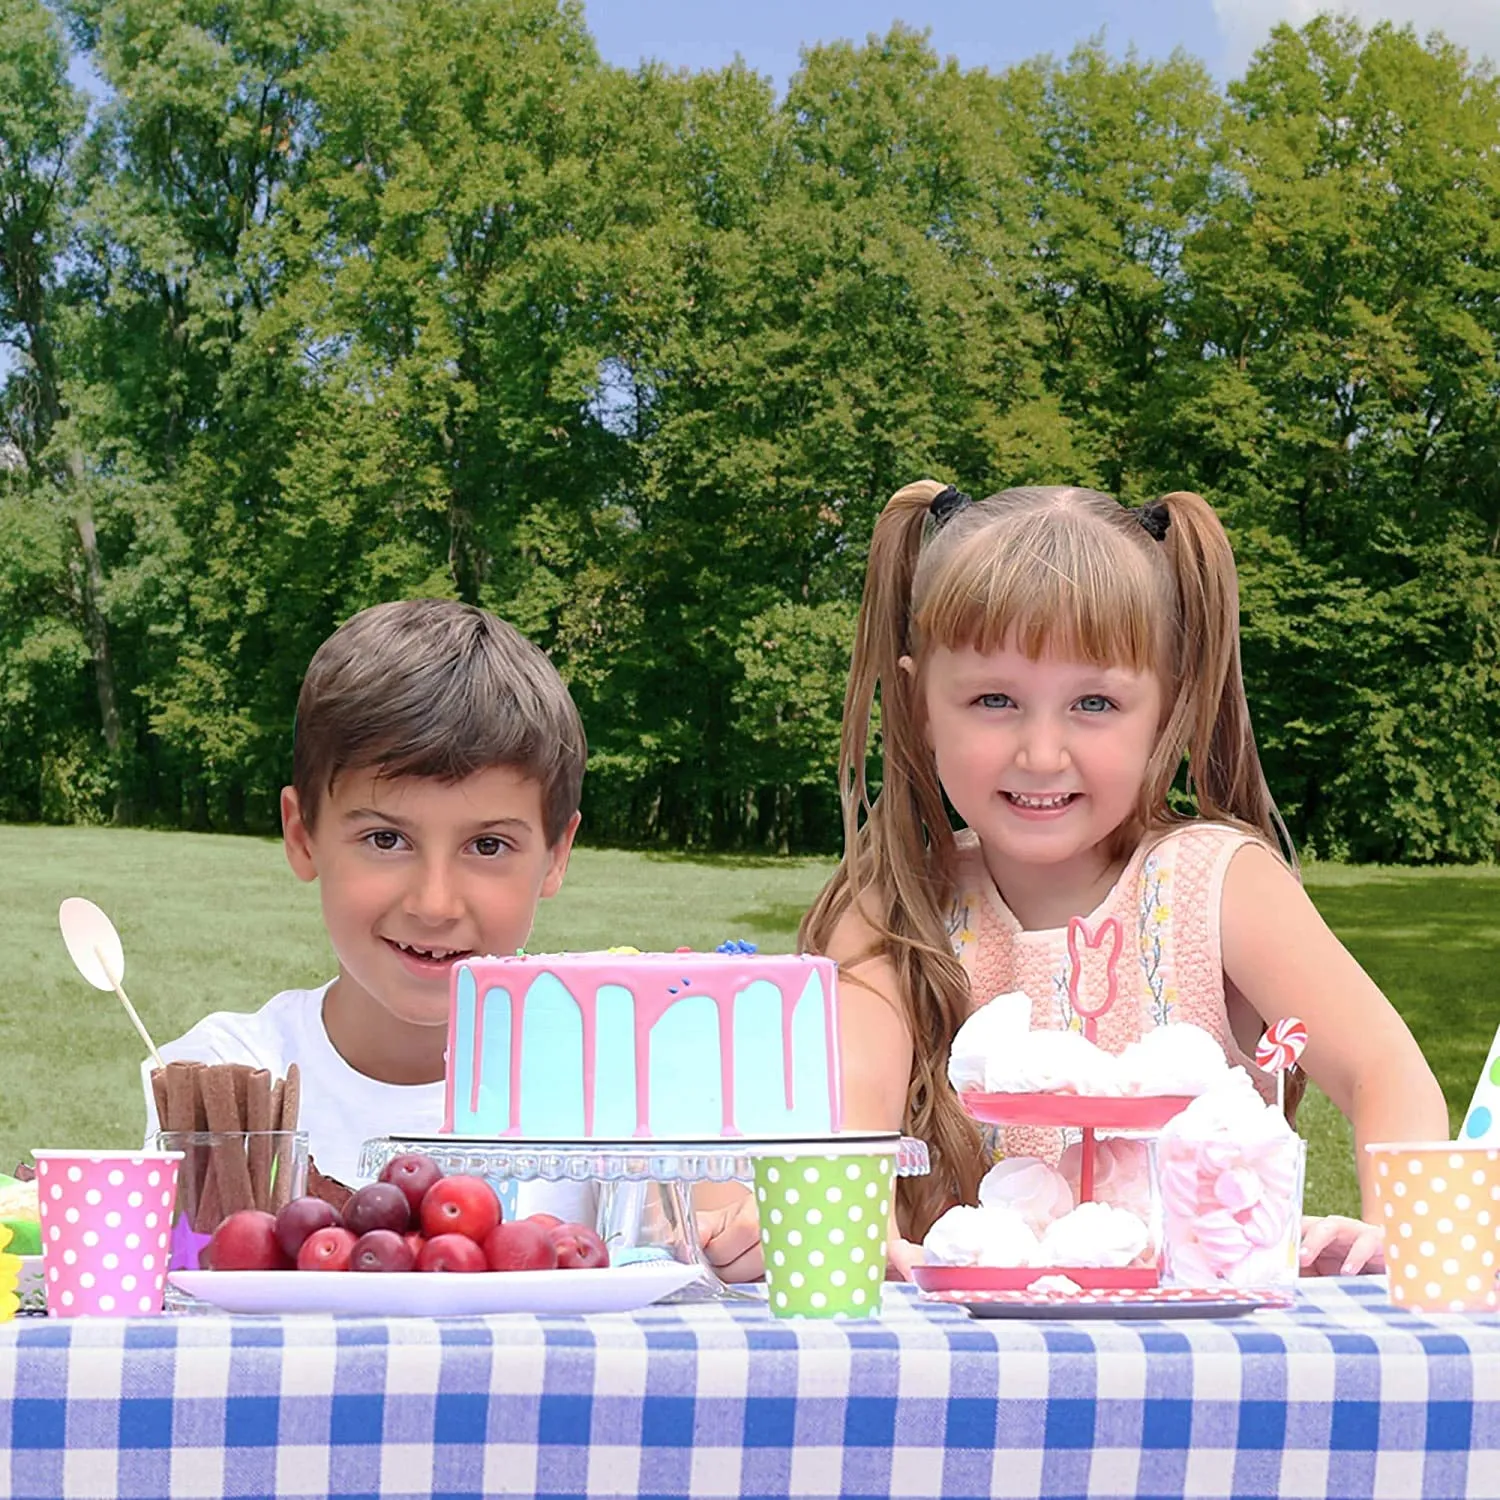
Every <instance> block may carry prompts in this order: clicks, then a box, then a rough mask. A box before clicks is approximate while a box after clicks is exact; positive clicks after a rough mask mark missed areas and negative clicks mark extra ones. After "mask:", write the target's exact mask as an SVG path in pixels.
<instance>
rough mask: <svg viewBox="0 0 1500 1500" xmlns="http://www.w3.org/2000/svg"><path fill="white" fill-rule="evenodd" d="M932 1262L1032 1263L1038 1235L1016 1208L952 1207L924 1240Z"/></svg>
mask: <svg viewBox="0 0 1500 1500" xmlns="http://www.w3.org/2000/svg"><path fill="white" fill-rule="evenodd" d="M922 1248H923V1250H925V1251H926V1252H927V1259H928V1261H929V1262H931V1263H933V1264H936V1265H944V1266H1029V1265H1031V1264H1032V1263H1033V1261H1034V1259H1035V1256H1036V1253H1037V1238H1036V1236H1035V1235H1034V1234H1033V1233H1032V1232H1031V1229H1030V1227H1029V1226H1028V1225H1027V1223H1026V1221H1025V1219H1023V1218H1022V1217H1021V1215H1020V1214H1018V1213H1017V1212H1016V1211H1015V1209H1013V1208H968V1207H964V1206H960V1207H958V1208H950V1209H949V1210H948V1212H947V1213H945V1214H944V1215H943V1216H942V1217H941V1218H940V1219H939V1220H938V1221H937V1223H935V1224H934V1225H933V1226H932V1228H931V1229H929V1230H928V1231H927V1238H926V1239H925V1240H923V1241H922Z"/></svg>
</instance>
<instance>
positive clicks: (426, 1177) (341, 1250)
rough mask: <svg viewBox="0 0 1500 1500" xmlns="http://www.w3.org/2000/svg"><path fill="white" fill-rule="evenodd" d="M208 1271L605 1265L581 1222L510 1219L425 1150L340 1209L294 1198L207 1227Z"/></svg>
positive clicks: (483, 1185)
mask: <svg viewBox="0 0 1500 1500" xmlns="http://www.w3.org/2000/svg"><path fill="white" fill-rule="evenodd" d="M204 1261H205V1263H206V1264H207V1265H208V1266H209V1267H211V1268H212V1269H213V1270H215V1271H290V1270H293V1269H295V1270H298V1271H557V1270H569V1271H570V1270H581V1269H585V1268H592V1267H598V1266H607V1265H608V1264H609V1251H608V1250H606V1249H605V1247H604V1241H603V1240H601V1239H600V1238H599V1236H598V1235H597V1234H596V1233H595V1232H594V1231H593V1230H592V1229H590V1228H589V1227H588V1226H587V1225H585V1224H567V1223H564V1222H562V1221H561V1220H559V1219H557V1218H555V1217H554V1216H553V1215H551V1214H532V1215H531V1216H530V1217H529V1218H526V1219H512V1220H510V1221H509V1222H507V1221H506V1220H505V1219H504V1217H503V1216H502V1214H501V1210H500V1200H499V1199H498V1198H497V1197H496V1196H495V1190H494V1189H493V1188H492V1187H491V1186H490V1185H489V1183H487V1182H486V1181H485V1180H484V1178H482V1177H469V1176H461V1175H457V1174H455V1175H454V1176H452V1177H445V1176H444V1175H443V1171H442V1168H441V1167H439V1166H438V1165H437V1163H436V1162H434V1161H433V1160H432V1158H431V1157H430V1156H418V1155H415V1154H411V1155H405V1156H396V1157H392V1158H391V1160H390V1161H389V1162H388V1163H387V1164H386V1168H385V1171H383V1172H382V1173H381V1174H380V1180H379V1181H378V1182H372V1183H370V1184H369V1186H368V1187H362V1188H360V1189H359V1191H358V1192H357V1193H355V1194H354V1195H353V1197H351V1198H350V1199H349V1201H348V1202H347V1203H346V1204H345V1205H344V1208H343V1212H342V1213H340V1211H339V1210H338V1209H336V1208H335V1207H334V1206H333V1205H332V1204H331V1203H325V1202H324V1201H323V1199H321V1198H294V1199H292V1201H291V1202H290V1203H288V1204H287V1205H286V1207H285V1208H283V1209H282V1210H281V1212H280V1213H278V1214H268V1213H262V1212H261V1211H260V1210H258V1209H245V1210H243V1211H242V1212H240V1213H237V1214H231V1215H230V1216H229V1217H228V1218H227V1219H225V1220H224V1222H223V1223H222V1224H220V1225H219V1227H218V1229H216V1230H215V1231H214V1236H213V1239H212V1240H211V1241H210V1243H209V1247H208V1253H207V1254H206V1256H205V1257H204Z"/></svg>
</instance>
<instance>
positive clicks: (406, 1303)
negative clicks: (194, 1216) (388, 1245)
mask: <svg viewBox="0 0 1500 1500" xmlns="http://www.w3.org/2000/svg"><path fill="white" fill-rule="evenodd" d="M701 1274H702V1271H701V1269H700V1268H699V1267H698V1266H686V1265H683V1264H681V1263H680V1262H679V1261H675V1260H659V1261H643V1262H640V1263H638V1264H636V1265H628V1266H605V1267H601V1268H599V1269H597V1270H582V1271H474V1272H455V1271H393V1272H379V1271H173V1272H171V1273H170V1275H169V1276H168V1278H167V1279H168V1280H169V1281H170V1282H171V1283H172V1285H173V1286H175V1287H176V1288H177V1289H178V1290H179V1291H183V1292H186V1293H187V1294H188V1295H189V1296H191V1297H196V1298H197V1299H198V1300H199V1301H200V1302H206V1303H208V1304H209V1305H210V1306H212V1307H217V1308H220V1309H221V1310H222V1311H224V1312H231V1313H352V1314H356V1315H360V1316H364V1317H372V1318H452V1317H473V1316H477V1315H479V1314H483V1313H508V1312H520V1313H602V1312H632V1311H634V1310H635V1309H636V1308H639V1307H647V1306H649V1305H650V1304H651V1303H653V1302H658V1301H660V1300H661V1299H662V1298H663V1297H668V1296H670V1295H671V1294H672V1293H673V1292H679V1291H681V1290H682V1288H683V1287H685V1286H687V1285H689V1284H690V1283H691V1282H694V1281H696V1280H697V1279H698V1277H699V1276H700V1275H701Z"/></svg>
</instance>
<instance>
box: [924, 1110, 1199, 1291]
mask: <svg viewBox="0 0 1500 1500" xmlns="http://www.w3.org/2000/svg"><path fill="white" fill-rule="evenodd" d="M958 1098H959V1102H960V1103H961V1104H962V1105H963V1107H964V1109H965V1110H966V1111H967V1112H968V1113H969V1114H970V1115H971V1116H972V1117H973V1118H974V1119H976V1120H982V1121H984V1123H985V1124H986V1125H1047V1126H1075V1127H1077V1128H1078V1129H1080V1130H1081V1131H1082V1133H1083V1140H1082V1143H1081V1145H1080V1146H1079V1152H1078V1158H1079V1159H1078V1201H1079V1202H1080V1203H1092V1202H1093V1200H1094V1152H1095V1150H1096V1148H1097V1146H1098V1141H1097V1138H1096V1137H1097V1132H1098V1131H1100V1130H1108V1131H1130V1132H1152V1131H1157V1130H1160V1129H1161V1128H1162V1126H1163V1125H1165V1124H1166V1123H1167V1121H1168V1120H1170V1119H1172V1118H1173V1117H1174V1116H1175V1115H1179V1114H1181V1113H1182V1111H1183V1110H1184V1109H1186V1108H1187V1107H1188V1105H1189V1104H1191V1103H1192V1102H1193V1101H1192V1098H1191V1097H1190V1096H1186V1095H1181V1094H1140V1095H1135V1096H1132V1097H1130V1098H1118V1097H1108V1096H1102V1095H1089V1094H982V1093H973V1092H969V1093H962V1092H961V1093H960V1094H959V1096H958ZM975 1269H976V1268H974V1267H971V1266H964V1267H948V1266H933V1267H919V1268H918V1270H919V1271H922V1270H926V1271H929V1272H930V1273H931V1274H930V1275H929V1276H927V1278H926V1279H925V1280H924V1278H923V1277H922V1276H920V1275H918V1276H917V1278H916V1279H917V1285H918V1286H920V1287H921V1288H922V1290H923V1291H944V1290H948V1289H949V1284H950V1282H951V1281H952V1280H953V1278H952V1277H951V1276H949V1275H946V1274H944V1273H948V1272H953V1271H958V1272H967V1271H973V1270H975ZM982 1269H983V1272H984V1277H983V1279H984V1281H985V1288H986V1289H987V1290H994V1289H997V1288H1001V1287H1004V1288H1006V1289H1012V1290H1015V1289H1020V1288H1023V1287H1026V1286H1029V1285H1030V1284H1031V1283H1032V1282H1033V1281H1036V1280H1039V1279H1040V1278H1041V1277H1043V1276H1066V1277H1067V1278H1068V1279H1069V1280H1070V1281H1073V1282H1075V1283H1076V1284H1077V1285H1079V1286H1086V1287H1089V1288H1116V1289H1118V1288H1124V1287H1130V1288H1143V1287H1154V1286H1156V1285H1158V1283H1159V1282H1160V1279H1161V1276H1160V1272H1159V1270H1158V1268H1157V1267H1156V1266H1119V1267H1097V1266H1089V1267H1067V1266H1017V1267H1011V1266H986V1267H984V1268H982ZM929 1283H930V1284H929Z"/></svg>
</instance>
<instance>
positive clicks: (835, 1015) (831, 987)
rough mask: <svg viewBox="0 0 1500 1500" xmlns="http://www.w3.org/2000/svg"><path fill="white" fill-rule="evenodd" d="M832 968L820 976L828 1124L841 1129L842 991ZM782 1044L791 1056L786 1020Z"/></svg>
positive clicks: (842, 1109)
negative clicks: (826, 1072)
mask: <svg viewBox="0 0 1500 1500" xmlns="http://www.w3.org/2000/svg"><path fill="white" fill-rule="evenodd" d="M835 973H837V970H836V969H835V970H832V971H831V972H830V973H828V974H826V975H822V976H820V978H819V981H818V982H819V985H820V987H821V988H822V991H823V1027H824V1032H823V1034H824V1038H825V1045H826V1046H827V1048H828V1128H829V1129H830V1130H834V1131H838V1130H842V1129H843V1128H844V1058H843V1052H842V1051H841V1050H840V1047H839V993H838V985H837V984H836V982H835V981H834V978H833V975H834V974H835ZM781 1045H782V1046H783V1047H785V1048H786V1053H787V1056H788V1057H790V1056H791V1055H792V1033H791V1030H790V1027H789V1026H788V1025H787V1023H786V1022H785V1020H783V1022H782V1038H781Z"/></svg>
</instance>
